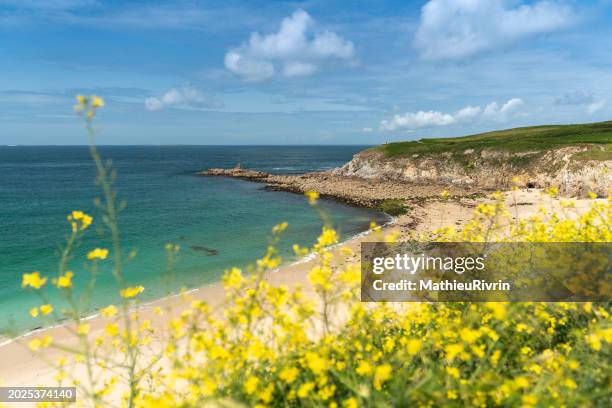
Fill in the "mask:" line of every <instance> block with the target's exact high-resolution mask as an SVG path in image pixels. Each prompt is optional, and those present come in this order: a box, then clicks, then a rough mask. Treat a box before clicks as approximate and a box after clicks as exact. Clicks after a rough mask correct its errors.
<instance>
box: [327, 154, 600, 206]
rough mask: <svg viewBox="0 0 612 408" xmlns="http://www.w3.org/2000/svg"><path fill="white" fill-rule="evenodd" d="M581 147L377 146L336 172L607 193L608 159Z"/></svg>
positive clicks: (413, 180)
mask: <svg viewBox="0 0 612 408" xmlns="http://www.w3.org/2000/svg"><path fill="white" fill-rule="evenodd" d="M585 150H586V148H585V147H579V146H575V147H564V148H560V149H554V150H549V151H545V152H540V151H531V152H521V153H513V152H502V151H492V150H482V151H480V152H474V151H473V150H471V149H470V150H466V151H464V152H462V154H459V155H458V154H456V153H455V154H451V153H442V154H439V155H437V156H433V155H432V156H423V157H419V155H413V156H411V157H400V158H395V157H394V158H387V157H385V156H384V155H383V153H381V152H379V151H376V150H366V151H364V152H361V153H358V154H356V155H355V156H354V157H353V159H352V160H351V161H350V162H348V163H347V164H345V165H344V166H342V167H341V168H338V169H335V170H333V171H332V174H333V175H335V176H343V177H358V178H361V179H367V180H378V181H380V180H395V181H404V182H409V183H420V184H423V183H435V184H443V185H454V186H462V187H468V188H481V189H486V190H506V189H509V188H510V187H511V186H513V185H517V186H518V187H536V188H547V187H551V186H555V187H558V188H559V192H560V193H561V194H563V195H565V196H585V195H586V194H587V193H588V192H594V193H596V194H598V195H599V196H602V197H605V196H607V194H608V192H609V191H610V188H611V186H612V173H611V171H612V161H610V160H594V159H589V158H588V157H589V156H585V155H581V153H584V151H585Z"/></svg>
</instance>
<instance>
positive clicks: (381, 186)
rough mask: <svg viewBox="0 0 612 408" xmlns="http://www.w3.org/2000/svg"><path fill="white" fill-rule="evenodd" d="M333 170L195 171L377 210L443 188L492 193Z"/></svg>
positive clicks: (435, 194)
mask: <svg viewBox="0 0 612 408" xmlns="http://www.w3.org/2000/svg"><path fill="white" fill-rule="evenodd" d="M334 170H335V169H332V170H327V171H318V172H310V173H304V174H299V175H293V174H273V173H266V172H263V171H259V170H252V169H244V168H242V167H239V166H237V167H234V168H231V169H225V168H209V169H207V170H204V171H200V172H198V173H196V174H197V175H198V176H201V177H227V178H234V179H239V180H246V181H251V182H255V183H262V184H265V187H264V188H265V189H266V190H270V191H286V192H290V193H295V194H304V193H305V192H307V191H316V192H318V193H319V196H320V197H323V198H329V199H333V200H336V201H340V202H343V203H346V204H351V205H356V206H360V207H366V208H375V209H380V206H381V204H383V203H384V202H385V201H387V200H401V201H402V202H403V203H404V204H406V205H408V206H410V205H415V204H416V205H419V204H423V203H424V202H427V201H431V200H439V199H440V193H441V192H442V191H444V190H446V191H448V193H449V195H450V196H451V197H453V198H471V197H478V196H482V195H483V194H485V193H490V192H492V190H488V189H484V188H479V187H466V186H456V185H452V184H451V185H446V184H440V183H412V182H406V181H398V180H393V179H380V180H379V179H376V180H374V179H364V178H360V177H351V176H343V175H338V174H336V172H335V171H334Z"/></svg>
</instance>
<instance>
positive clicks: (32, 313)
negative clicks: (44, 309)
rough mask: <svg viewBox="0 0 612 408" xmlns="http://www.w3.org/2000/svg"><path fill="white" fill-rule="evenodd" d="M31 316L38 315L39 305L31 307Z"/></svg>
mask: <svg viewBox="0 0 612 408" xmlns="http://www.w3.org/2000/svg"><path fill="white" fill-rule="evenodd" d="M30 316H32V317H36V316H38V308H37V307H33V308H31V309H30Z"/></svg>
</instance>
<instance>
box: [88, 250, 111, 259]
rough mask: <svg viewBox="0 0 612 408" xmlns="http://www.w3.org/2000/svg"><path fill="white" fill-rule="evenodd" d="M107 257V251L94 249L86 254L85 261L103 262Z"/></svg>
mask: <svg viewBox="0 0 612 408" xmlns="http://www.w3.org/2000/svg"><path fill="white" fill-rule="evenodd" d="M107 256H108V249H101V248H96V249H94V250H92V251H89V252H88V253H87V259H89V260H90V261H93V260H95V259H100V260H104V259H106V257H107Z"/></svg>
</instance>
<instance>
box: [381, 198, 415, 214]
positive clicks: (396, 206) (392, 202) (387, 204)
mask: <svg viewBox="0 0 612 408" xmlns="http://www.w3.org/2000/svg"><path fill="white" fill-rule="evenodd" d="M379 208H380V209H381V211H384V212H385V213H387V214H389V215H391V216H393V217H395V216H397V215H403V214H406V213H407V212H408V208H406V206H405V205H404V201H403V200H398V199H395V198H393V199H387V200H383V202H382V203H380V206H379Z"/></svg>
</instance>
